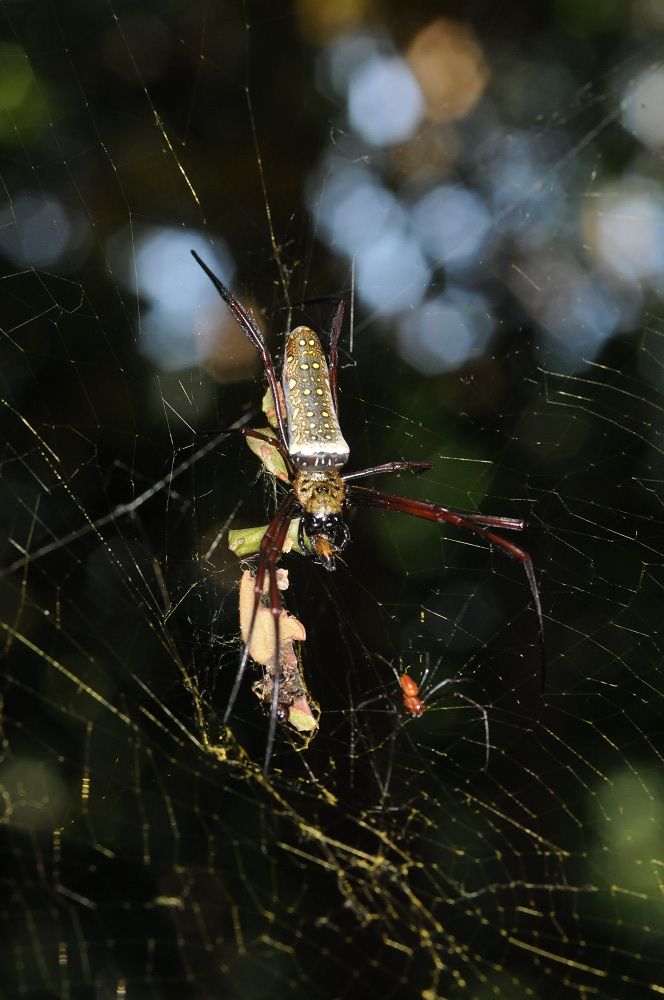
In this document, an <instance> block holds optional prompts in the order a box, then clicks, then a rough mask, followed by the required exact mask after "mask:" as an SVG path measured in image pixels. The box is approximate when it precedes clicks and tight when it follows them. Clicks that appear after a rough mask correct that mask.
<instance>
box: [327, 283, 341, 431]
mask: <svg viewBox="0 0 664 1000" xmlns="http://www.w3.org/2000/svg"><path fill="white" fill-rule="evenodd" d="M343 321H344V300H343V299H339V301H338V303H337V308H336V312H335V314H334V319H333V320H332V326H331V327H330V350H329V353H328V358H327V367H328V370H329V374H330V390H331V392H332V402H333V403H334V411H335V413H336V415H337V417H338V416H339V404H338V403H337V368H338V366H339V352H338V350H337V348H338V344H339V336H340V335H341V326H342V324H343Z"/></svg>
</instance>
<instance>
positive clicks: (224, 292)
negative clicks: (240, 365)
mask: <svg viewBox="0 0 664 1000" xmlns="http://www.w3.org/2000/svg"><path fill="white" fill-rule="evenodd" d="M191 255H192V257H193V258H194V260H195V261H196V263H197V264H198V265H199V266H200V267H201V268H202V269H203V270H204V271H205V273H206V274H207V276H208V278H209V279H210V281H211V282H212V284H213V285H214V287H215V288H216V289H217V291H218V292H219V294H220V295H221V297H222V299H223V300H224V302H225V303H226V305H227V306H228V308H229V309H230V311H231V312H232V313H233V316H234V317H235V320H236V321H237V323H238V324H239V326H240V327H241V328H242V330H244V333H245V335H246V337H247V338H248V340H249V341H250V342H251V343H252V344H253V346H254V347H255V348H256V350H257V351H258V353H259V354H260V356H261V360H262V362H263V369H264V371H265V377H266V379H267V381H268V385H269V386H270V389H271V390H272V397H273V399H274V408H275V412H276V414H277V424H278V425H279V437H280V438H281V443H282V445H283V446H284V448H285V449H286V450H288V439H287V437H286V424H285V420H284V415H283V413H282V412H281V405H280V403H279V389H278V384H279V383H278V380H277V375H276V372H275V370H274V365H273V364H272V358H271V357H270V353H269V351H268V349H267V345H266V343H265V341H264V340H263V334H262V333H261V332H260V330H259V329H258V327H257V326H256V322H255V320H254V318H253V317H252V315H251V313H249V312H248V311H247V310H246V309H245V308H244V306H243V305H241V304H240V302H238V300H237V299H236V298H235V296H234V295H233V293H232V292H231V291H230V289H228V288H226V285H224V283H223V282H222V281H221V280H220V279H219V278H218V277H217V275H216V274H215V273H214V272H213V271H211V270H210V268H209V267H208V266H207V264H206V263H205V261H204V260H202V259H201V258H200V257H199V256H198V254H197V253H196V251H195V250H192V251H191Z"/></svg>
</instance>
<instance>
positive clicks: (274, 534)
mask: <svg viewBox="0 0 664 1000" xmlns="http://www.w3.org/2000/svg"><path fill="white" fill-rule="evenodd" d="M294 505H295V499H294V497H293V496H292V494H288V496H286V497H285V498H284V500H283V501H282V502H281V504H280V505H279V508H278V510H277V513H276V514H275V515H274V517H273V518H272V520H271V521H270V524H269V525H268V528H267V531H266V532H265V534H264V536H263V540H262V541H261V547H260V549H259V552H258V564H257V567H256V582H255V584H254V609H253V611H252V615H251V622H250V624H249V632H248V634H247V639H246V642H245V645H244V649H243V651H242V659H241V660H240V665H239V667H238V670H237V674H236V676H235V682H234V683H233V689H232V691H231V694H230V697H229V699H228V704H227V705H226V711H225V712H224V718H223V722H224V725H226V723H227V722H228V720H229V718H230V715H231V712H232V711H233V706H234V704H235V701H236V699H237V696H238V692H239V690H240V685H241V684H242V678H243V677H244V672H245V670H246V668H247V662H248V660H249V650H250V648H251V640H252V638H253V634H254V626H255V624H256V618H257V615H258V609H259V608H260V603H261V597H262V596H263V588H264V586H265V576H266V575H267V576H268V579H269V601H270V611H271V612H272V616H273V619H274V632H275V657H276V662H275V671H274V688H273V692H272V708H271V711H270V727H269V729H268V739H267V745H266V748H265V762H264V764H263V770H264V771H265V772H266V773H267V769H268V766H269V763H270V757H271V755H272V747H273V745H274V736H275V732H276V725H277V708H278V704H279V683H280V664H279V631H280V629H279V619H280V616H281V607H282V606H281V597H280V596H279V589H278V587H277V571H276V564H277V561H278V559H279V556H280V555H281V551H282V549H283V547H284V542H285V540H286V535H287V533H288V527H289V525H290V521H291V513H292V508H293V506H294Z"/></svg>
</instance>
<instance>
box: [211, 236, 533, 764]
mask: <svg viewBox="0 0 664 1000" xmlns="http://www.w3.org/2000/svg"><path fill="white" fill-rule="evenodd" d="M192 255H193V257H194V259H195V260H196V262H197V263H198V264H199V265H200V266H201V267H202V269H203V270H204V271H205V273H206V274H207V276H208V277H209V278H210V281H212V283H213V285H214V286H215V288H216V289H217V291H218V292H219V294H220V295H221V297H222V299H223V300H224V302H225V303H226V305H227V306H228V308H229V309H230V311H231V313H232V314H233V316H234V317H235V319H236V321H237V322H238V324H239V325H240V327H241V328H242V330H243V331H244V333H245V334H246V336H247V338H248V339H249V341H250V342H251V343H252V344H253V346H254V347H255V348H256V350H257V351H258V353H259V354H260V356H261V359H262V362H263V369H264V372H265V377H266V379H267V381H268V385H269V387H270V389H271V391H272V397H273V400H274V404H275V416H276V422H277V430H278V438H277V439H276V440H275V439H274V438H271V437H268V436H267V435H266V434H262V433H261V432H260V431H255V430H251V429H247V428H242V430H241V431H240V433H242V434H244V435H245V436H246V437H248V438H255V439H257V440H259V441H262V442H264V443H267V444H269V445H270V446H271V447H273V448H276V449H277V451H278V453H279V454H280V456H281V458H282V460H283V462H284V466H285V468H286V472H287V479H288V483H289V485H290V489H289V490H288V492H287V493H286V494H285V496H283V498H282V500H281V503H280V504H279V506H278V508H277V512H276V514H275V515H274V517H273V518H272V521H271V522H270V524H269V525H268V527H267V530H266V532H265V535H264V536H263V540H262V542H261V544H260V549H259V552H258V563H257V567H256V580H255V584H254V608H253V614H252V618H251V622H250V626H249V634H248V637H247V639H246V642H245V646H244V651H243V653H242V659H241V660H240V666H239V668H238V672H237V675H236V678H235V683H234V685H233V689H232V691H231V695H230V698H229V700H228V705H227V707H226V712H225V714H224V720H223V721H224V724H226V723H227V722H228V719H229V717H230V714H231V712H232V709H233V705H234V703H235V699H236V698H237V694H238V691H239V689H240V684H241V682H242V677H243V675H244V671H245V669H246V666H247V661H248V658H249V650H250V648H251V640H252V635H253V631H254V626H255V623H256V619H257V615H258V610H259V608H260V604H261V597H262V594H263V590H264V585H265V580H266V577H267V582H268V597H269V604H270V611H271V612H272V616H273V619H274V630H275V644H274V645H275V649H276V650H277V655H278V650H279V648H280V642H279V622H280V617H281V610H282V604H281V598H280V596H279V590H278V587H277V577H276V567H277V562H278V561H279V558H280V556H281V552H282V549H283V547H284V543H285V540H286V536H287V533H288V529H289V526H290V523H291V520H292V519H294V518H299V529H298V538H299V544H300V548H301V549H303V550H305V551H309V552H311V555H312V558H313V559H314V560H315V561H316V562H318V563H320V564H321V565H322V566H324V567H325V569H327V570H333V569H334V568H335V563H336V558H337V556H338V555H339V554H340V553H341V552H343V550H344V548H345V547H346V545H347V544H348V542H349V540H350V532H349V530H348V526H347V524H346V521H345V519H344V515H345V513H346V511H348V510H349V509H350V508H351V507H380V508H382V509H383V510H394V511H400V512H401V513H403V514H410V515H412V516H413V517H421V518H424V519H425V520H427V521H434V522H436V523H438V524H451V525H454V527H457V528H466V529H467V530H468V531H472V532H474V533H475V534H476V535H480V536H482V537H483V538H485V539H486V540H487V541H488V542H491V543H492V544H493V545H496V546H498V547H499V548H501V549H502V550H503V552H505V553H506V554H507V555H509V556H511V557H512V558H513V559H517V560H518V561H519V562H520V563H521V565H522V566H523V569H524V572H525V574H526V579H527V580H528V585H529V587H530V592H531V594H532V599H533V604H534V606H535V612H536V614H537V620H538V624H539V633H540V642H541V645H542V650H543V648H544V639H543V636H544V622H543V617H542V607H541V603H540V596H539V590H538V588H537V581H536V579H535V572H534V570H533V564H532V560H531V558H530V555H529V554H528V553H527V552H526V551H524V550H523V549H520V548H519V547H518V546H517V545H514V544H513V543H512V542H508V541H507V540H506V539H505V538H503V537H502V536H501V535H498V534H496V532H495V531H493V530H492V529H493V528H502V529H503V530H509V531H522V530H523V529H524V528H525V522H524V521H521V520H519V519H518V518H512V517H493V516H489V515H484V514H458V513H456V512H455V511H453V510H449V509H448V508H447V507H441V506H440V505H439V504H435V503H427V502H425V501H423V500H411V499H409V498H407V497H400V496H395V495H393V494H390V493H381V492H379V491H378V490H374V489H367V488H366V487H363V486H355V485H349V484H351V483H355V482H356V481H357V480H358V479H366V478H368V477H369V476H377V475H382V474H383V473H386V472H398V471H402V470H411V471H412V472H415V473H418V474H419V473H422V472H424V471H426V470H427V469H430V468H431V466H432V463H431V462H418V461H404V460H398V461H395V462H386V463H384V464H383V465H376V466H373V467H372V468H369V469H361V470H360V471H357V472H345V473H343V474H342V472H341V469H342V468H343V467H344V466H345V465H346V462H347V461H348V459H349V456H350V449H349V447H348V444H347V443H346V441H345V440H344V437H343V434H342V433H341V427H340V425H339V417H338V406H337V364H338V353H337V345H338V342H339V335H340V333H341V324H342V321H343V313H344V304H343V301H339V303H338V305H337V309H336V312H335V316H334V319H333V321H332V327H331V331H330V348H329V351H328V356H327V359H326V357H325V353H324V351H323V348H322V346H321V343H320V340H319V339H318V337H317V336H316V334H315V333H314V331H313V330H310V329H309V328H308V327H306V326H299V327H297V328H296V329H295V330H293V331H292V333H290V334H289V335H288V337H287V338H286V349H285V352H284V362H283V368H282V380H281V385H279V382H278V380H277V375H276V372H275V369H274V365H273V364H272V359H271V358H270V355H269V352H268V350H267V346H266V344H265V341H264V339H263V335H262V334H261V332H260V330H259V329H258V326H257V325H256V322H255V321H254V319H253V317H252V315H251V313H249V312H247V310H246V309H245V308H244V307H243V306H242V305H241V304H240V302H238V300H237V299H236V298H235V296H234V295H233V293H232V292H231V291H230V290H229V289H228V288H226V286H225V285H224V284H223V283H222V282H221V281H220V280H219V278H218V277H217V276H216V275H215V274H214V273H213V272H212V271H211V270H210V268H209V267H208V266H207V264H205V263H204V261H203V260H201V258H200V257H199V256H198V254H197V253H196V252H195V251H193V250H192ZM542 675H544V655H542ZM279 683H280V671H279V665H278V664H277V665H276V669H275V682H274V688H273V692H272V706H271V712H270V727H269V731H268V739H267V747H266V752H265V762H264V770H265V771H267V769H268V765H269V761H270V755H271V753H272V746H273V744H274V737H275V732H276V726H277V718H278V713H279Z"/></svg>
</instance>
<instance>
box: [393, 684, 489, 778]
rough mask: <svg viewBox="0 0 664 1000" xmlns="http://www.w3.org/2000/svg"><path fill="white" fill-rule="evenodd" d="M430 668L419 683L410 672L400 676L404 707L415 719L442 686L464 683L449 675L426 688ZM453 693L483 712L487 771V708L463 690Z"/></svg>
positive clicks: (486, 765)
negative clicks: (410, 675)
mask: <svg viewBox="0 0 664 1000" xmlns="http://www.w3.org/2000/svg"><path fill="white" fill-rule="evenodd" d="M428 674H429V670H428V668H427V669H426V670H425V671H424V674H423V675H422V680H421V681H420V683H419V684H417V683H416V682H415V681H414V680H413V678H412V677H409V675H408V674H401V675H400V676H399V675H398V676H399V684H400V685H401V696H402V698H403V707H404V709H405V710H406V711H407V712H409V713H410V715H412V716H413V718H414V719H419V718H420V716H422V715H424V710H425V709H426V708H427V705H428V703H429V702H430V701H431V699H432V697H433V696H434V695H435V694H436V693H437V692H438V691H440V690H441V688H444V687H447V685H448V684H462V683H463V678H457V677H447V678H446V679H445V680H444V681H440V682H439V683H438V684H434V685H433V687H430V688H428V689H425V684H426V679H427V677H428ZM452 694H453V695H454V696H455V698H463V700H464V701H467V702H468V704H469V705H473V706H474V707H475V708H476V709H477V710H478V712H481V713H482V718H483V720H484V746H485V755H484V770H485V771H486V770H487V769H488V767H489V747H490V743H489V716H488V715H487V710H486V708H484V707H483V706H482V705H480V704H479V702H477V701H475V699H474V698H470V697H469V696H468V695H467V694H464V693H463V692H462V691H453V692H452Z"/></svg>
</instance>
